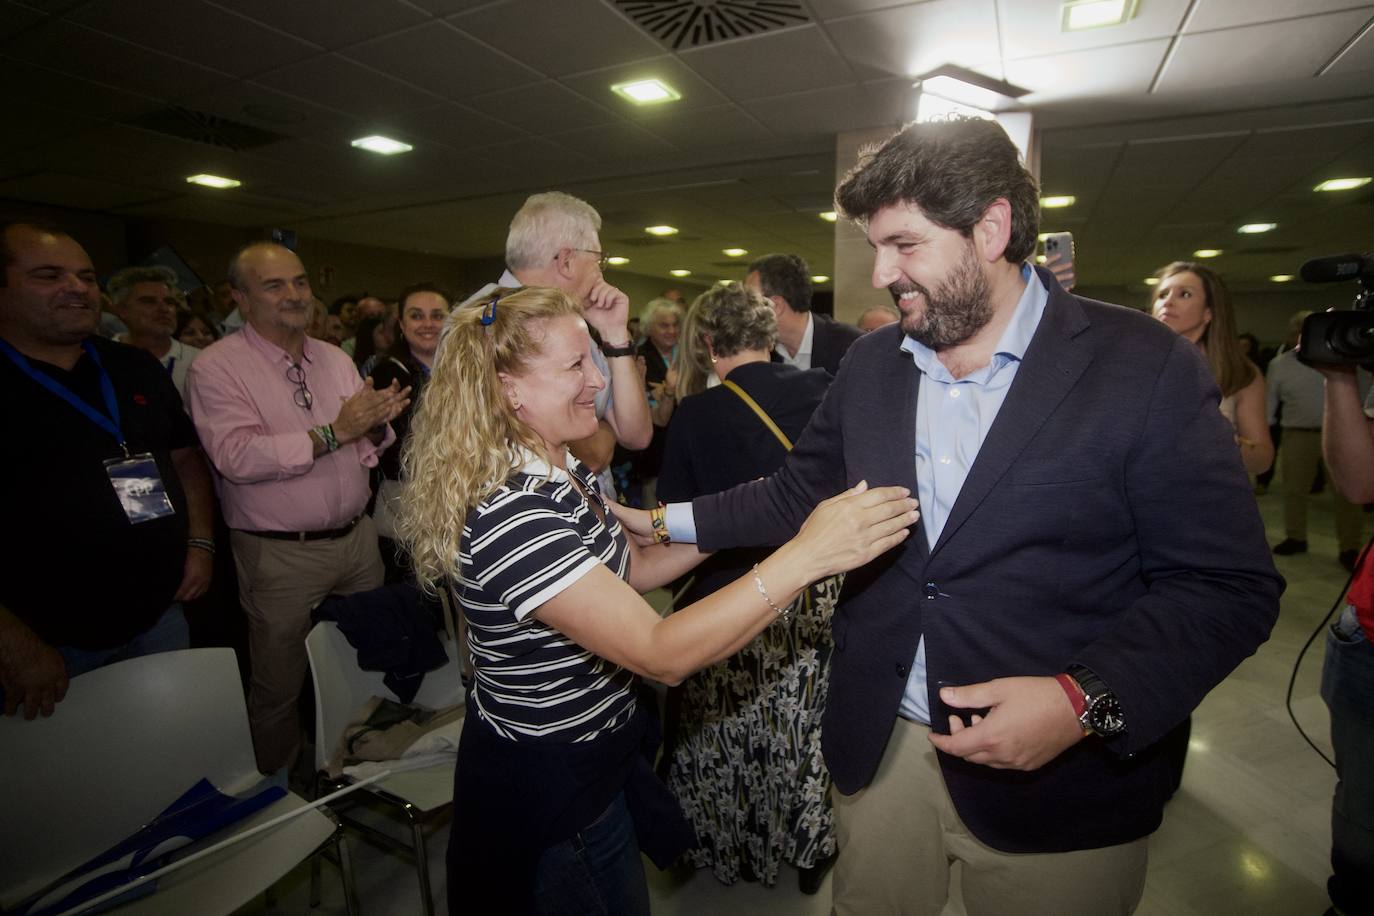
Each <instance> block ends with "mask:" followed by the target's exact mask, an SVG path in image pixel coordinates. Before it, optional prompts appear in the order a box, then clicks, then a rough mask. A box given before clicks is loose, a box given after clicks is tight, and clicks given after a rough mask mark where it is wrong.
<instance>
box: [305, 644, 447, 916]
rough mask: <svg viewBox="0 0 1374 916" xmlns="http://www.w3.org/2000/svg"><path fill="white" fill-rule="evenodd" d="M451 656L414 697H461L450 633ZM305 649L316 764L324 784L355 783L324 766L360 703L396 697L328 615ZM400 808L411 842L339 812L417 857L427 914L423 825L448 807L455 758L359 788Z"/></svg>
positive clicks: (429, 899)
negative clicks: (331, 773)
mask: <svg viewBox="0 0 1374 916" xmlns="http://www.w3.org/2000/svg"><path fill="white" fill-rule="evenodd" d="M444 642H445V645H444V648H445V650H446V651H447V652H448V657H449V662H448V664H446V665H444V666H443V667H441V668H437V669H435V670H434V671H430V672H428V673H427V674H426V675H425V677H424V680H423V681H422V682H421V684H420V690H419V692H418V693H417V694H416V696H415V699H414V700H412V701H411V702H412V704H413V705H416V706H423V707H426V708H429V709H440V708H443V707H445V706H452V705H454V704H455V703H461V702H462V701H463V697H464V694H465V691H464V689H463V682H462V677H461V665H460V656H459V654H458V652H457V647H456V643H455V641H453V640H445V641H444ZM305 651H306V653H307V654H308V655H309V656H310V676H311V679H312V680H313V682H314V685H315V771H316V778H317V780H318V781H319V786H320V791H321V792H324V791H329V790H331V789H333V788H336V787H338V788H341V787H343V786H346V785H348V784H349V783H350V782H352V780H351V778H350V777H348V776H343V777H341V778H339V779H337V780H331V779H330V778H329V777H328V776H327V775H326V773H325V766H326V764H327V763H328V761H329V758H330V756H331V755H333V753H334V748H335V747H336V746H337V745H338V743H339V737H340V736H341V735H342V734H343V732H344V728H345V727H347V725H348V723H349V722H350V721H352V719H353V716H354V715H355V714H357V712H358V710H359V709H361V708H362V706H363V704H364V703H366V702H367V701H368V700H369V699H371V698H372V697H374V696H379V697H385V698H387V699H391V700H396V699H397V697H396V694H394V693H393V692H392V691H391V690H390V689H389V688H388V687H387V686H386V685H385V684H384V683H383V682H382V678H383V676H384V675H383V673H382V672H380V671H363V670H362V669H361V668H359V667H358V655H357V651H356V650H355V649H354V648H353V647H352V646H351V645H349V642H348V638H347V637H345V636H344V635H343V633H342V632H341V631H340V630H339V628H338V625H337V624H334V623H331V622H328V621H326V622H323V623H319V624H316V625H315V627H314V629H312V630H311V631H310V635H309V636H307V637H306V638H305ZM358 793H359V794H361V793H367V794H369V795H371V796H372V797H374V798H377V799H379V800H380V801H382V802H385V803H386V804H388V805H389V806H391V807H394V808H396V809H397V810H398V811H399V813H400V814H401V815H402V816H403V817H404V818H405V820H406V822H407V824H408V825H409V826H410V833H411V843H410V844H409V845H406V844H404V843H400V842H398V841H397V840H396V838H395V837H393V836H391V835H390V834H388V833H385V832H384V831H381V830H378V829H376V828H375V827H373V826H372V825H371V824H368V823H366V822H364V821H360V820H358V819H357V818H352V817H349V816H348V812H347V809H345V808H338V809H336V810H337V813H338V814H339V816H340V817H341V818H342V819H343V820H344V821H346V822H347V823H348V825H349V826H350V827H354V828H356V829H358V830H359V831H361V832H363V833H366V834H368V835H369V836H371V837H373V838H375V839H377V840H379V841H381V842H382V843H384V844H386V845H388V846H391V847H393V848H400V849H405V850H407V851H409V852H410V854H411V855H413V856H414V858H415V871H416V873H417V876H418V878H419V881H420V901H421V904H422V905H423V906H424V912H425V913H426V914H432V913H433V912H434V894H433V891H432V890H431V888H430V884H429V858H428V853H427V851H426V845H425V831H424V828H425V825H426V824H427V823H428V822H429V821H430V820H431V819H433V818H434V817H436V816H438V815H439V814H441V813H444V812H446V811H448V810H449V808H450V807H451V806H452V804H453V764H452V763H442V764H435V765H432V766H428V767H424V768H421V769H416V770H403V771H401V772H398V773H393V774H392V775H390V776H388V777H387V778H386V779H383V780H381V781H379V782H375V783H372V784H371V785H369V786H365V787H363V788H361V789H359V790H358Z"/></svg>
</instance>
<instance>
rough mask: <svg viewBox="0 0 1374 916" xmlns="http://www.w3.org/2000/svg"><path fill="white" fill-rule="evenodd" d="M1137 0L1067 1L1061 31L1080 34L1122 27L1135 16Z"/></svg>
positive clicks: (1063, 7)
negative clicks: (1109, 27)
mask: <svg viewBox="0 0 1374 916" xmlns="http://www.w3.org/2000/svg"><path fill="white" fill-rule="evenodd" d="M1135 5H1136V0H1065V2H1064V3H1063V5H1062V6H1061V11H1060V23H1059V28H1060V31H1064V32H1078V31H1081V30H1083V29H1100V28H1104V27H1106V26H1113V25H1121V24H1122V23H1123V22H1126V21H1127V20H1129V19H1130V18H1131V17H1132V16H1134V15H1135Z"/></svg>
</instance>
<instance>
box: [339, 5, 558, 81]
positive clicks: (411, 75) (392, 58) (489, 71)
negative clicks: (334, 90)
mask: <svg viewBox="0 0 1374 916" xmlns="http://www.w3.org/2000/svg"><path fill="white" fill-rule="evenodd" d="M344 53H345V56H347V57H350V58H352V59H354V60H357V61H361V62H362V63H365V64H367V65H368V66H370V67H372V68H373V69H375V70H380V71H381V72H383V73H387V74H389V75H391V76H394V77H396V78H397V79H403V80H406V81H407V82H410V83H413V84H414V85H416V86H419V87H421V88H423V89H427V90H429V91H430V92H433V93H435V94H436V95H440V96H443V97H444V98H448V99H455V100H459V99H465V98H467V97H468V96H472V95H477V94H479V93H483V92H493V91H495V90H497V89H503V88H507V87H510V86H518V85H521V84H522V83H529V82H534V81H535V80H538V79H539V78H540V77H539V74H538V73H536V72H535V71H533V70H531V69H529V68H528V67H525V66H522V65H521V64H519V63H516V62H515V61H514V60H511V59H510V58H509V57H506V56H505V55H504V54H500V53H497V52H495V51H492V50H491V49H489V48H488V47H487V46H485V45H483V44H482V43H481V42H479V41H475V40H474V39H472V38H469V37H468V36H467V35H464V34H463V33H462V32H459V31H458V30H457V29H454V28H453V27H452V26H450V25H448V24H447V23H444V22H429V23H426V24H425V25H421V26H417V27H416V28H413V29H407V30H406V31H404V32H397V33H396V34H394V35H388V36H387V37H385V38H379V39H377V40H376V41H370V42H367V43H366V44H362V45H357V46H355V47H352V48H349V49H348V50H347V51H346V52H344Z"/></svg>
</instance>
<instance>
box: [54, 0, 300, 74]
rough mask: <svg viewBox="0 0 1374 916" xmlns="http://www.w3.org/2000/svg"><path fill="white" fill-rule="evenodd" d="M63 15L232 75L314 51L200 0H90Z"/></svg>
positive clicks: (271, 66) (268, 67) (279, 62)
mask: <svg viewBox="0 0 1374 916" xmlns="http://www.w3.org/2000/svg"><path fill="white" fill-rule="evenodd" d="M68 18H69V19H70V20H71V21H73V22H77V23H80V24H81V25H84V26H87V27H89V28H92V29H95V30H96V31H99V32H103V33H106V34H108V35H113V36H114V37H116V38H122V39H124V40H125V41H128V42H131V43H133V44H136V45H140V46H142V47H145V48H151V49H159V50H164V51H166V52H167V53H170V54H175V55H176V56H177V57H181V58H184V59H188V60H195V61H196V62H198V63H201V64H204V65H205V66H207V67H211V68H213V69H216V70H220V71H223V72H224V73H232V74H234V75H236V76H251V75H252V74H253V73H257V72H259V71H262V70H269V69H271V68H273V67H277V66H280V65H282V64H287V63H290V62H291V61H293V60H298V59H299V58H301V57H302V56H306V55H313V54H317V53H319V52H318V51H317V50H316V49H315V48H314V47H313V46H311V45H309V44H306V43H305V42H303V41H300V40H298V39H295V38H291V37H290V36H287V35H283V34H282V33H281V32H278V31H277V30H275V29H269V28H267V27H266V26H262V25H259V24H257V23H255V22H252V21H250V20H247V19H244V18H242V17H240V16H234V15H231V14H230V13H226V12H225V11H224V10H221V9H217V8H215V7H213V6H210V5H209V4H207V3H203V2H201V0H140V2H138V3H127V2H124V0H94V2H90V3H86V4H84V5H82V6H80V7H78V8H77V9H76V10H74V11H73V12H72V13H70V14H69V16H68Z"/></svg>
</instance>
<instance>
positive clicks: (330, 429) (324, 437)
mask: <svg viewBox="0 0 1374 916" xmlns="http://www.w3.org/2000/svg"><path fill="white" fill-rule="evenodd" d="M314 433H315V435H317V436H319V437H320V441H321V442H323V443H324V447H325V450H326V451H330V452H337V451H338V450H339V437H338V436H336V435H334V425H333V424H332V423H326V424H324V425H323V426H316V427H315V428H314Z"/></svg>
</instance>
